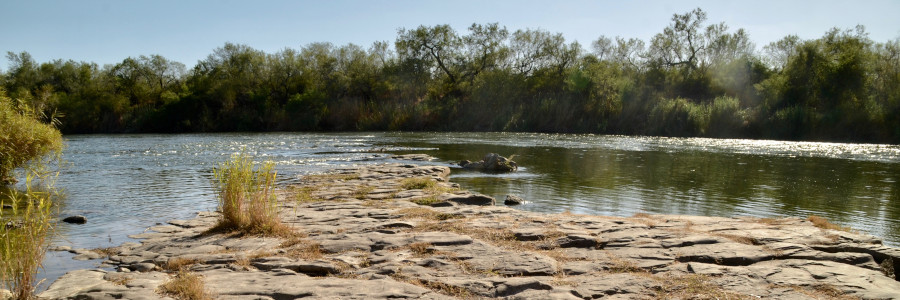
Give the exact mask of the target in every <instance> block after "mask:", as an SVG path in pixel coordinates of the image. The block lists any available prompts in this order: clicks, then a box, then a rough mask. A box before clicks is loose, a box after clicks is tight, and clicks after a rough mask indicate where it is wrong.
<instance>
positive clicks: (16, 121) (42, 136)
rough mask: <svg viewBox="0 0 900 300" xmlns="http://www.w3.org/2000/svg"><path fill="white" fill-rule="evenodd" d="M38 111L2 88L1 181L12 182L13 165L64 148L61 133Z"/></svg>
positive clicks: (36, 158)
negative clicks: (9, 94) (43, 120)
mask: <svg viewBox="0 0 900 300" xmlns="http://www.w3.org/2000/svg"><path fill="white" fill-rule="evenodd" d="M39 114H40V113H39V112H35V111H34V110H33V108H32V107H31V106H29V105H28V104H26V103H23V102H22V101H16V102H14V100H12V99H10V98H9V97H7V96H6V92H5V91H4V90H3V89H2V88H0V128H3V130H2V131H0V183H8V182H11V181H12V177H11V176H12V171H13V170H14V169H16V168H20V167H24V166H26V164H27V163H28V162H33V161H36V160H41V159H44V158H46V157H47V156H48V155H50V154H53V153H57V154H58V153H59V152H60V151H61V150H62V148H63V141H62V135H61V134H60V132H59V131H58V130H57V129H56V128H54V127H53V126H52V125H49V124H44V123H42V122H41V121H40V120H39V119H40V115H39Z"/></svg>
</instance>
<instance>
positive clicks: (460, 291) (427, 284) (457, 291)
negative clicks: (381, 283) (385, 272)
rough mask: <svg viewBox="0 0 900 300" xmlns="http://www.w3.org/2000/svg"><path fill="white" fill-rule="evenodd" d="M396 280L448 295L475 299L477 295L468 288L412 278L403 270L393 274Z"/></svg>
mask: <svg viewBox="0 0 900 300" xmlns="http://www.w3.org/2000/svg"><path fill="white" fill-rule="evenodd" d="M391 277H393V278H394V280H397V281H400V282H406V283H409V284H412V285H417V286H420V287H423V288H426V289H429V290H432V291H434V292H435V293H438V294H442V295H447V296H450V297H454V298H460V299H473V298H474V297H475V295H473V294H472V292H470V291H469V290H468V289H466V288H464V287H459V286H453V285H449V284H446V283H443V282H438V281H431V280H426V279H422V278H412V277H410V276H407V275H405V274H403V273H402V272H397V273H394V274H392V275H391Z"/></svg>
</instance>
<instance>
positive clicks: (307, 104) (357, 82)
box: [0, 8, 900, 143]
mask: <svg viewBox="0 0 900 300" xmlns="http://www.w3.org/2000/svg"><path fill="white" fill-rule="evenodd" d="M7 57H8V59H9V61H10V68H9V70H8V71H7V72H4V73H2V74H0V84H2V86H3V88H4V89H5V90H6V91H7V94H8V95H9V96H10V97H11V98H13V99H17V100H18V101H20V102H22V103H27V104H28V105H30V106H31V107H33V109H35V110H38V111H42V112H44V114H43V115H46V116H47V117H46V119H47V120H45V121H49V120H51V119H58V120H59V121H60V125H59V126H60V129H61V130H62V131H63V132H64V133H101V132H104V133H115V132H212V131H356V130H405V131H420V130H435V131H531V132H566V133H601V134H626V135H662V136H699V137H728V138H765V139H785V140H828V141H857V142H887V143H900V39H894V40H892V41H887V42H883V43H881V42H875V41H872V40H871V39H869V37H868V34H867V33H866V31H865V29H864V28H863V27H861V26H857V27H856V28H852V29H837V28H835V29H832V30H829V31H827V32H826V33H825V34H824V35H823V36H822V37H820V38H817V39H812V40H802V39H800V38H798V37H797V36H794V35H791V36H787V37H784V38H783V39H781V40H779V41H777V42H773V43H771V44H769V45H766V46H764V47H762V48H761V50H757V48H756V45H755V44H754V43H753V42H752V41H751V40H750V36H749V34H748V33H747V32H746V31H744V30H743V29H737V30H732V29H730V28H729V27H728V26H727V25H726V24H724V23H714V24H713V23H710V22H708V20H707V15H706V13H705V12H704V11H702V10H701V9H699V8H698V9H695V10H692V11H690V12H686V13H684V14H675V15H674V16H673V17H672V19H671V23H670V24H669V25H668V26H667V27H666V28H664V29H663V30H662V32H660V33H658V34H656V35H655V36H654V37H653V38H652V39H650V40H649V41H643V40H640V39H634V38H623V37H614V38H610V37H605V36H600V37H599V38H598V39H597V40H595V41H593V42H592V43H591V44H590V45H581V44H579V43H577V42H568V41H566V39H565V38H564V37H563V35H562V34H560V33H551V32H548V31H545V30H541V29H520V30H516V31H510V30H508V29H506V28H505V27H502V26H500V25H499V24H497V23H491V24H473V25H472V26H470V27H469V28H467V29H466V30H465V32H457V31H456V30H454V29H453V28H452V27H450V26H449V25H436V26H419V27H417V28H410V29H406V28H404V29H400V30H398V33H397V38H396V40H395V41H394V42H393V43H392V44H391V43H388V42H376V43H374V44H372V45H371V46H370V47H368V48H364V47H361V46H358V45H354V44H348V45H343V46H335V45H332V44H330V43H313V44H309V45H306V46H304V47H302V48H300V49H292V48H284V49H283V50H281V51H278V52H275V53H265V52H263V51H260V50H257V49H254V48H252V47H250V46H247V45H242V44H234V43H226V44H225V45H224V46H222V47H219V48H216V49H214V50H213V52H212V54H210V55H209V56H208V57H206V58H205V59H203V60H201V61H199V62H197V64H196V65H195V66H194V67H193V68H187V67H186V66H185V65H184V64H182V63H179V62H175V61H172V60H169V59H166V58H165V57H162V56H160V55H150V56H139V57H129V58H126V59H124V60H123V61H122V62H120V63H117V64H114V65H106V66H102V67H100V66H98V65H97V64H96V63H89V62H76V61H72V60H53V61H50V62H44V63H37V62H35V61H34V59H33V58H32V57H31V56H30V55H29V54H28V53H27V52H22V53H9V54H8V55H7Z"/></svg>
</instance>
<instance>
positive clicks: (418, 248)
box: [407, 242, 435, 257]
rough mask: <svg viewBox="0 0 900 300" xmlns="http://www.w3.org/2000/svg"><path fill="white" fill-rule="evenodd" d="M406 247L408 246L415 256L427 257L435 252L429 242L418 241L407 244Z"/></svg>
mask: <svg viewBox="0 0 900 300" xmlns="http://www.w3.org/2000/svg"><path fill="white" fill-rule="evenodd" d="M407 247H409V250H410V251H412V253H413V255H414V256H416V257H428V256H431V255H432V254H434V252H435V251H434V248H433V247H432V246H431V243H425V242H418V243H412V244H409V245H407Z"/></svg>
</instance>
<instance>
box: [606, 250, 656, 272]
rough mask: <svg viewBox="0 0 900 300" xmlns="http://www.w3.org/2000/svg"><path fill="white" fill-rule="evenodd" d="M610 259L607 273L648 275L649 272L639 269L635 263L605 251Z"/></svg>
mask: <svg viewBox="0 0 900 300" xmlns="http://www.w3.org/2000/svg"><path fill="white" fill-rule="evenodd" d="M604 252H605V253H606V257H607V258H608V259H609V266H608V267H607V271H609V272H610V273H648V272H647V270H644V269H642V268H641V267H638V266H637V265H636V264H635V263H634V262H633V261H631V260H627V259H624V258H621V257H619V256H618V255H615V254H612V253H611V252H609V251H604Z"/></svg>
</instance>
